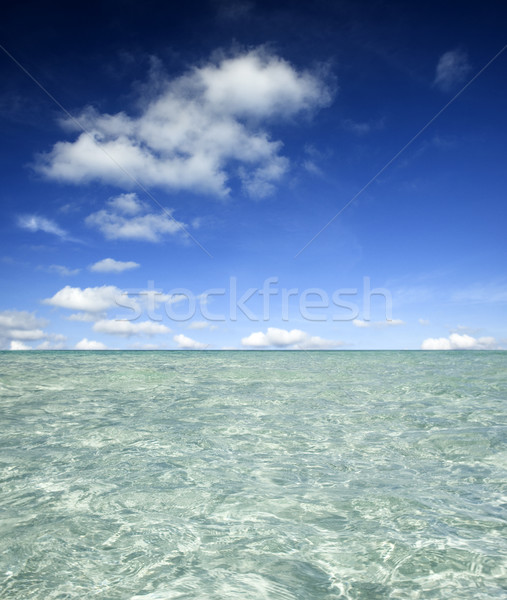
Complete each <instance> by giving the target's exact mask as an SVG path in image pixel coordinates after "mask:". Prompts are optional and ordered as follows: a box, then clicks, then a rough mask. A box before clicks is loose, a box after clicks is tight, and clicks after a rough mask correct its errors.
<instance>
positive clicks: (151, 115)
mask: <svg viewBox="0 0 507 600" xmlns="http://www.w3.org/2000/svg"><path fill="white" fill-rule="evenodd" d="M159 83H160V84H159V86H158V90H159V91H158V93H157V94H156V95H155V96H154V97H152V98H151V99H149V100H145V102H144V106H143V111H142V113H141V114H140V115H139V116H130V115H128V114H126V113H125V112H120V113H117V114H113V115H110V114H100V113H99V112H98V111H96V110H95V109H94V108H87V109H85V110H84V111H83V113H82V114H81V115H80V116H79V117H78V120H79V122H80V123H81V124H82V126H83V128H84V129H85V130H86V131H87V132H88V133H89V135H88V134H85V133H81V132H79V133H78V137H77V138H76V139H75V140H74V141H61V142H58V143H56V144H55V145H54V147H53V149H52V150H51V151H50V152H48V153H46V154H43V155H40V156H39V159H38V163H37V168H38V170H39V172H41V173H43V174H44V175H45V176H47V177H49V178H51V179H56V180H60V181H67V182H71V183H83V182H86V181H92V180H99V181H102V182H104V183H108V184H115V185H121V186H128V187H131V186H132V177H134V178H135V179H136V180H137V181H139V182H140V183H141V184H143V185H146V186H152V185H156V186H162V187H165V188H167V189H171V190H189V191H194V192H199V193H202V192H205V193H210V194H215V195H218V196H226V195H227V194H228V193H229V180H230V177H231V175H232V176H234V175H236V176H238V177H239V179H240V180H241V182H242V184H243V187H244V189H245V191H246V192H247V193H248V194H250V195H252V196H264V195H266V194H268V193H270V192H271V191H272V189H273V185H274V184H275V183H276V182H277V181H279V179H280V178H281V177H282V176H283V175H284V174H285V172H286V171H287V169H288V160H287V159H286V158H285V157H284V156H282V154H281V149H282V142H281V141H278V140H272V139H271V138H270V135H269V134H268V132H267V131H266V129H265V128H266V127H269V125H270V123H271V122H273V120H275V119H287V118H289V117H292V116H294V115H296V114H299V113H302V112H308V111H313V110H315V109H318V108H320V107H322V106H325V105H327V104H329V102H330V101H331V92H330V90H329V88H328V86H326V84H325V83H324V81H323V79H322V77H321V76H320V75H319V74H315V73H311V72H309V71H299V70H297V69H296V68H295V67H294V66H292V65H291V64H290V63H288V62H287V61H285V60H283V59H282V58H280V57H278V56H276V55H273V54H270V53H269V52H268V51H267V50H266V49H262V48H261V49H256V50H251V51H249V52H243V53H239V54H237V55H235V56H230V57H222V58H220V59H219V60H216V61H211V62H209V63H208V64H205V65H202V66H199V67H194V68H193V69H191V70H189V71H188V72H187V73H185V74H184V75H182V76H180V77H178V78H175V79H172V80H166V81H162V82H159ZM65 126H66V128H67V129H70V130H72V129H74V130H75V129H76V126H75V124H74V123H73V122H71V121H70V120H69V121H67V122H66V123H65ZM119 165H121V168H120V166H119ZM237 165H240V166H242V168H240V169H237ZM127 173H128V174H129V175H130V177H129V175H127Z"/></svg>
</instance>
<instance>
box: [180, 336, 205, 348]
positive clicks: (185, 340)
mask: <svg viewBox="0 0 507 600" xmlns="http://www.w3.org/2000/svg"><path fill="white" fill-rule="evenodd" d="M173 340H174V341H175V342H176V343H177V344H178V348H181V349H182V350H204V348H207V344H203V343H201V342H197V341H196V340H193V339H192V338H190V337H188V336H186V335H183V334H182V333H179V334H178V335H175V336H174V337H173Z"/></svg>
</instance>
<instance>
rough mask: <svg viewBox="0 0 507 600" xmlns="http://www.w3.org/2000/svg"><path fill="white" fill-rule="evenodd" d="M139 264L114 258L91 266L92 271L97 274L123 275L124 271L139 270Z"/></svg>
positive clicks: (105, 259)
mask: <svg viewBox="0 0 507 600" xmlns="http://www.w3.org/2000/svg"><path fill="white" fill-rule="evenodd" d="M137 267H139V263H136V262H133V261H131V260H129V261H122V260H115V259H114V258H104V259H102V260H99V261H98V262H96V263H94V264H93V265H90V271H95V272H96V273H121V272H122V271H128V270H130V269H137Z"/></svg>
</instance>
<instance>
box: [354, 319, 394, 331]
mask: <svg viewBox="0 0 507 600" xmlns="http://www.w3.org/2000/svg"><path fill="white" fill-rule="evenodd" d="M352 324H353V325H354V326H355V327H360V328H363V329H366V328H371V329H384V328H385V327H396V326H397V325H405V321H402V320H401V319H391V320H390V321H387V320H386V321H363V320H362V319H354V320H353V321H352Z"/></svg>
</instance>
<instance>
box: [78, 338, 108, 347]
mask: <svg viewBox="0 0 507 600" xmlns="http://www.w3.org/2000/svg"><path fill="white" fill-rule="evenodd" d="M74 348H75V350H107V346H106V345H105V344H103V343H102V342H96V341H95V340H89V339H87V338H83V339H82V340H81V341H80V342H78V343H77V344H76V345H75V346H74Z"/></svg>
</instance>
